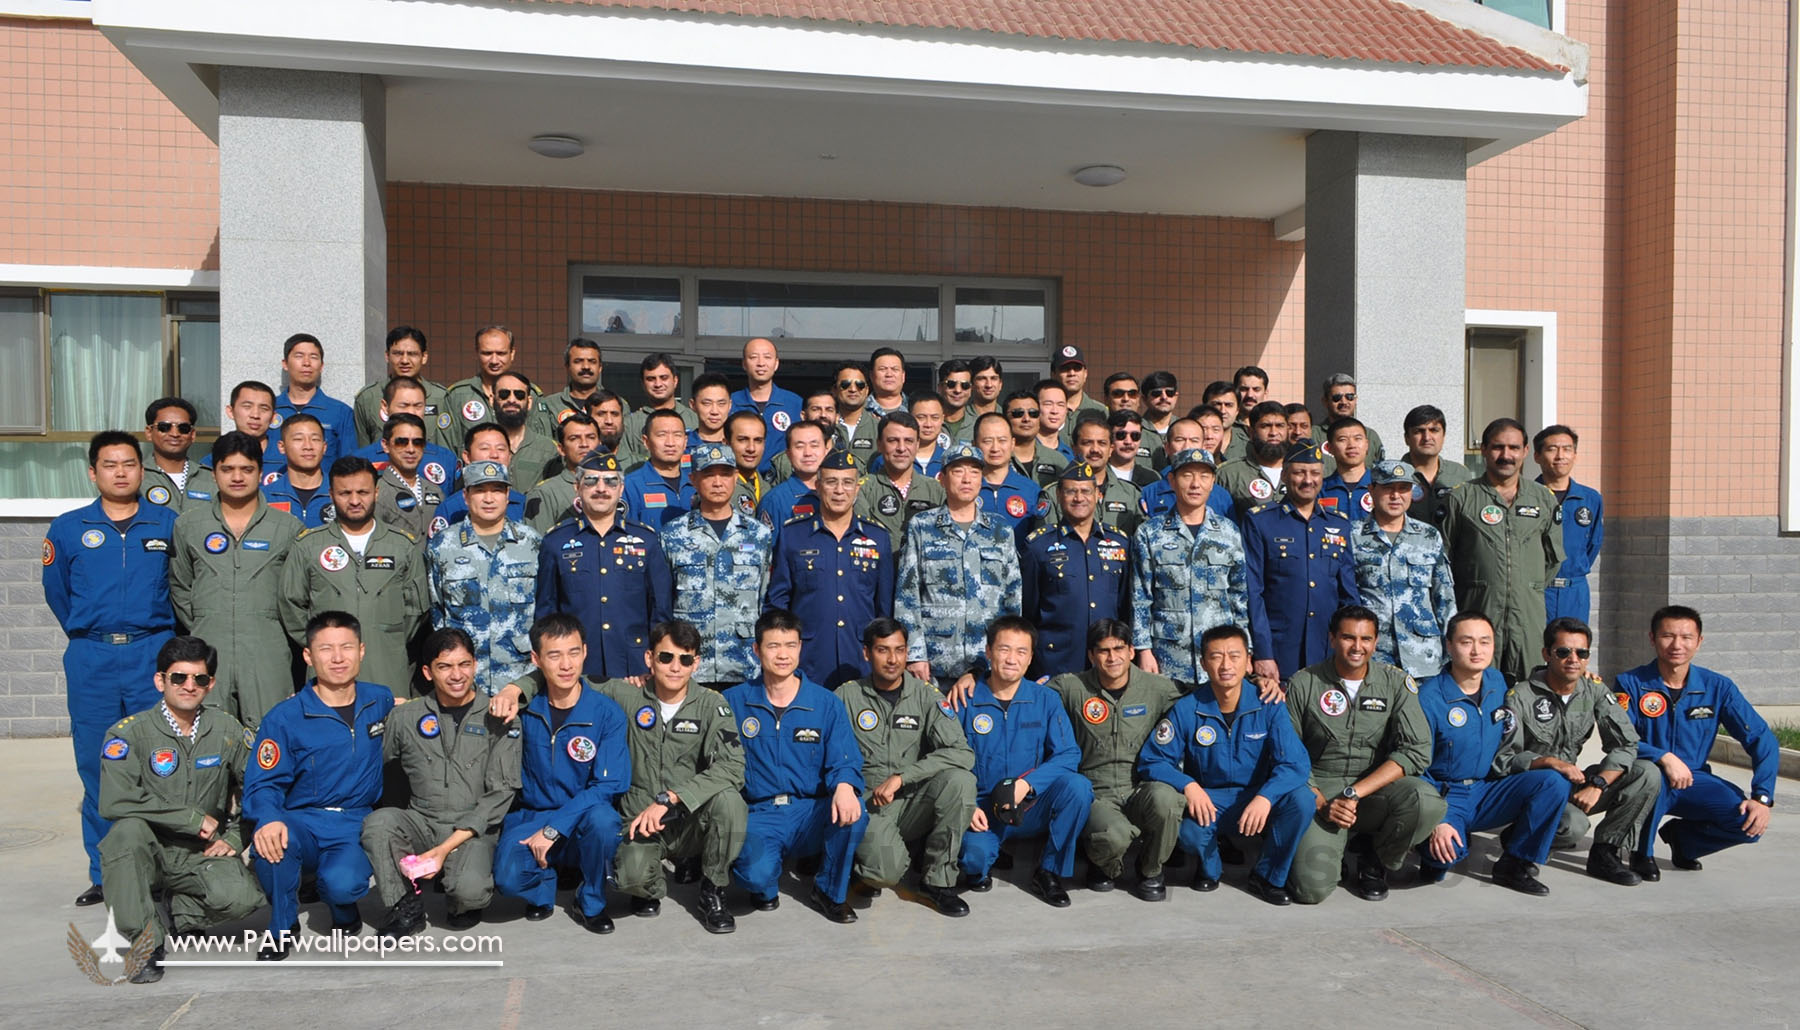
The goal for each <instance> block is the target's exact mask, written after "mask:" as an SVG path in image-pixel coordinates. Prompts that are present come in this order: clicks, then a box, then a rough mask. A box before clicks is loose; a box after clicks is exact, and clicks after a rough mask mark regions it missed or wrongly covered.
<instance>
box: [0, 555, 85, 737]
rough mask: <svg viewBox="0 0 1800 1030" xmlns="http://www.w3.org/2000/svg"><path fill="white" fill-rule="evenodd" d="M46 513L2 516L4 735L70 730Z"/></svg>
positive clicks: (0, 714) (0, 683)
mask: <svg viewBox="0 0 1800 1030" xmlns="http://www.w3.org/2000/svg"><path fill="white" fill-rule="evenodd" d="M49 526H50V523H49V521H48V520H44V519H0V737H50V736H59V735H63V734H67V733H68V732H69V712H68V708H67V705H66V703H65V700H64V697H65V695H64V690H63V671H62V653H63V647H64V646H65V645H66V644H67V643H68V640H67V638H65V637H64V636H63V633H62V630H61V629H60V628H59V627H58V626H57V625H56V618H55V616H53V615H51V614H50V609H49V608H48V607H46V606H45V604H44V588H43V585H42V581H41V574H42V571H43V567H44V565H43V554H44V531H45V530H46V529H48V528H49Z"/></svg>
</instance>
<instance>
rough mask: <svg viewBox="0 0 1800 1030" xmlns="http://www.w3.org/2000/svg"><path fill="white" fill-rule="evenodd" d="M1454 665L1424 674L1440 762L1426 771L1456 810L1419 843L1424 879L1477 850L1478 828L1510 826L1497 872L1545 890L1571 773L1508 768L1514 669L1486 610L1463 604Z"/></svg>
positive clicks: (1517, 884)
mask: <svg viewBox="0 0 1800 1030" xmlns="http://www.w3.org/2000/svg"><path fill="white" fill-rule="evenodd" d="M1444 642H1445V651H1446V653H1447V654H1448V655H1449V657H1450V664H1449V667H1448V668H1446V669H1445V670H1444V671H1443V672H1440V673H1438V674H1437V675H1436V676H1433V677H1431V678H1430V679H1428V680H1426V681H1424V682H1423V683H1420V684H1419V707H1420V708H1421V709H1423V710H1424V712H1425V721H1426V722H1428V723H1430V724H1431V765H1430V766H1429V767H1428V768H1427V769H1426V770H1425V776H1424V779H1425V781H1426V782H1427V783H1430V784H1431V785H1432V786H1434V787H1436V788H1437V789H1438V793H1439V794H1441V795H1442V796H1443V798H1444V803H1445V804H1446V805H1447V806H1448V811H1446V812H1445V813H1444V821H1443V822H1441V823H1439V824H1438V825H1437V826H1436V827H1435V828H1434V829H1433V830H1432V831H1431V836H1430V837H1429V838H1427V839H1426V840H1425V842H1424V843H1423V844H1421V845H1419V880H1420V882H1421V883H1439V882H1441V881H1442V880H1443V879H1444V874H1445V873H1447V872H1449V871H1450V867H1451V866H1454V865H1456V864H1457V863H1458V862H1461V861H1462V860H1463V859H1464V858H1465V857H1467V856H1468V854H1469V835H1470V834H1471V833H1475V832H1477V831H1480V830H1492V829H1497V828H1499V827H1502V826H1505V827H1506V831H1505V832H1504V833H1502V834H1501V835H1500V846H1501V850H1502V851H1503V854H1502V855H1501V856H1500V858H1499V860H1497V861H1496V862H1495V863H1494V882H1495V883H1497V884H1499V885H1500V886H1502V887H1509V888H1511V889H1512V890H1516V891H1518V892H1519V893H1521V894H1530V895H1533V896H1538V897H1541V896H1543V895H1545V894H1548V893H1550V888H1549V887H1546V886H1544V883H1543V881H1541V880H1539V879H1538V878H1537V876H1536V870H1537V864H1538V863H1540V862H1544V861H1547V860H1548V859H1549V857H1550V844H1551V842H1552V841H1553V840H1555V839H1556V827H1557V826H1558V825H1559V824H1560V823H1561V822H1562V809H1563V802H1564V801H1567V800H1568V797H1569V781H1568V779H1567V778H1566V777H1564V776H1563V775H1562V774H1561V773H1559V772H1557V771H1556V770H1555V769H1530V770H1525V771H1522V772H1513V773H1509V772H1508V768H1507V767H1508V764H1509V763H1507V762H1504V761H1497V760H1496V759H1497V758H1498V757H1499V755H1500V751H1501V748H1502V747H1503V746H1504V745H1505V744H1506V741H1507V739H1508V738H1509V737H1511V736H1512V734H1513V730H1514V729H1515V728H1516V726H1517V725H1518V723H1517V720H1518V718H1519V713H1517V712H1515V711H1513V710H1512V709H1511V708H1508V707H1506V677H1505V676H1502V675H1501V674H1500V670H1498V669H1496V668H1494V667H1493V663H1494V626H1493V624H1492V623H1490V622H1488V620H1487V617H1486V616H1484V615H1482V614H1481V613H1480V612H1463V613H1462V614H1460V615H1457V616H1456V617H1455V618H1453V619H1451V620H1450V628H1449V630H1448V631H1447V632H1446V633H1445V634H1444Z"/></svg>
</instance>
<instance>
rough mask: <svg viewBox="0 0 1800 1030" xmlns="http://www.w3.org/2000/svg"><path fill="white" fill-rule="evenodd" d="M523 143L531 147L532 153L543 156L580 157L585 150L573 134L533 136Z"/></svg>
mask: <svg viewBox="0 0 1800 1030" xmlns="http://www.w3.org/2000/svg"><path fill="white" fill-rule="evenodd" d="M525 145H526V146H528V147H530V148H531V152H532V153H534V154H542V155H543V156H545V157H557V158H563V157H580V156H581V155H582V154H584V153H586V152H587V146H586V145H585V144H583V143H582V142H581V141H580V140H578V139H576V138H575V137H573V136H558V135H554V134H545V135H542V136H533V137H531V142H530V143H527V144H525Z"/></svg>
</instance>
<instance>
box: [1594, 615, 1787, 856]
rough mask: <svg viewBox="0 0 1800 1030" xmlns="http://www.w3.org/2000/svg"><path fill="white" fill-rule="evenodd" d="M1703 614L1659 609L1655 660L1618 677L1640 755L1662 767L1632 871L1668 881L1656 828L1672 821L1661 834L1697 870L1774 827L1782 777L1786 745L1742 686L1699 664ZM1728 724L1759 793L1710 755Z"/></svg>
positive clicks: (1653, 636) (1653, 633)
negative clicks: (1659, 860) (1723, 772)
mask: <svg viewBox="0 0 1800 1030" xmlns="http://www.w3.org/2000/svg"><path fill="white" fill-rule="evenodd" d="M1701 626H1702V623H1701V620H1700V613H1699V612H1697V611H1695V610H1694V609H1692V608H1689V607H1687V606H1685V605H1668V606H1666V607H1663V608H1659V609H1657V611H1656V614H1654V615H1652V616H1650V642H1651V643H1652V644H1654V645H1655V646H1656V660H1655V661H1654V662H1650V663H1649V664H1646V665H1640V666H1638V667H1637V668H1635V669H1632V670H1631V671H1630V672H1622V673H1620V674H1619V676H1618V678H1617V679H1616V680H1614V681H1613V689H1614V690H1616V691H1618V697H1619V703H1620V704H1622V705H1624V706H1625V708H1626V710H1627V711H1629V712H1630V713H1631V721H1632V724H1633V725H1634V726H1635V727H1636V728H1637V732H1638V757H1639V758H1646V759H1649V760H1650V761H1652V762H1655V763H1656V765H1657V767H1658V768H1660V769H1661V770H1662V774H1663V792H1662V796H1661V797H1659V798H1657V799H1656V809H1655V811H1653V812H1652V813H1651V815H1650V824H1649V826H1647V827H1646V828H1645V831H1644V833H1643V835H1642V837H1641V839H1640V841H1639V844H1638V847H1639V849H1640V851H1639V853H1638V854H1636V855H1634V856H1632V859H1631V869H1632V871H1633V872H1635V873H1637V874H1638V875H1639V876H1641V877H1643V878H1644V879H1646V880H1660V879H1661V878H1662V871H1661V870H1660V869H1659V868H1657V865H1656V857H1655V841H1654V840H1653V839H1652V838H1651V835H1650V831H1651V830H1655V829H1656V827H1657V825H1658V824H1659V823H1662V820H1663V817H1664V816H1669V817H1671V821H1670V822H1669V823H1667V824H1666V825H1664V826H1663V827H1662V829H1661V831H1660V832H1658V833H1657V836H1659V837H1661V838H1662V841H1663V843H1664V844H1667V845H1668V846H1669V858H1670V860H1671V861H1673V862H1674V863H1675V868H1677V869H1686V870H1690V871H1692V870H1698V869H1699V868H1700V859H1702V858H1704V857H1705V856H1707V855H1710V854H1712V853H1713V852H1715V851H1721V850H1723V849H1725V848H1729V847H1731V846H1733V845H1736V844H1754V843H1756V842H1757V841H1758V840H1761V839H1762V835H1763V831H1764V830H1766V829H1768V827H1769V810H1770V808H1772V807H1773V806H1774V804H1775V777H1776V775H1777V773H1778V771H1779V768H1780V764H1781V748H1780V745H1779V744H1777V742H1776V740H1775V734H1774V732H1773V731H1771V730H1770V729H1769V724H1768V723H1766V722H1764V721H1763V717H1762V716H1761V715H1758V714H1757V712H1756V709H1754V708H1752V707H1750V702H1748V701H1746V700H1744V695H1743V694H1742V693H1740V692H1739V691H1738V688H1737V684H1735V683H1733V682H1732V681H1731V680H1730V679H1729V678H1728V677H1726V676H1722V675H1720V674H1719V673H1717V672H1714V671H1713V670H1711V669H1707V668H1704V667H1702V666H1698V665H1695V664H1694V655H1695V653H1696V652H1698V651H1699V650H1700V644H1701V642H1702V640H1703V639H1704V638H1703V637H1702V636H1701ZM1721 728H1723V729H1724V730H1725V732H1726V733H1729V734H1731V736H1732V739H1734V740H1736V741H1737V742H1738V743H1739V744H1741V745H1743V748H1744V750H1745V752H1747V753H1748V754H1749V756H1750V765H1751V772H1750V795H1749V796H1748V797H1745V796H1744V792H1743V791H1742V790H1740V789H1739V788H1738V786H1737V784H1735V783H1732V782H1731V781H1729V780H1725V779H1722V778H1720V777H1718V776H1715V775H1713V772H1712V769H1711V767H1710V766H1709V765H1708V764H1707V758H1708V756H1709V755H1711V753H1712V746H1713V742H1714V741H1715V740H1716V739H1717V738H1718V733H1719V730H1720V729H1721Z"/></svg>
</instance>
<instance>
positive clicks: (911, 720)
mask: <svg viewBox="0 0 1800 1030" xmlns="http://www.w3.org/2000/svg"><path fill="white" fill-rule="evenodd" d="M894 728H895V729H897V730H916V729H918V728H919V717H918V716H916V715H896V716H894Z"/></svg>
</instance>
